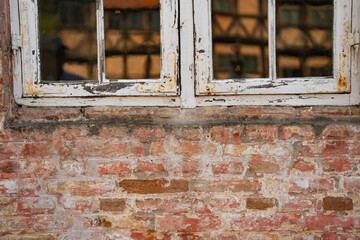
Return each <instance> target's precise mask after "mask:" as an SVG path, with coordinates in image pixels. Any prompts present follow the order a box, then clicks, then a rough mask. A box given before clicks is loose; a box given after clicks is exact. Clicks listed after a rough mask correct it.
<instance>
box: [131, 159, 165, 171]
mask: <svg viewBox="0 0 360 240" xmlns="http://www.w3.org/2000/svg"><path fill="white" fill-rule="evenodd" d="M135 172H137V173H161V172H165V167H164V165H163V164H162V163H154V162H145V161H138V163H137V168H136V170H135Z"/></svg>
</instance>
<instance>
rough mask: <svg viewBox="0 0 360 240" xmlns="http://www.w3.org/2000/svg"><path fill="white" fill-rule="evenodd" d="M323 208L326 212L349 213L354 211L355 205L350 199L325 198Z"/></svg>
mask: <svg viewBox="0 0 360 240" xmlns="http://www.w3.org/2000/svg"><path fill="white" fill-rule="evenodd" d="M323 208H324V210H334V211H349V210H353V209H354V204H353V201H352V199H351V198H348V197H325V198H324V199H323Z"/></svg>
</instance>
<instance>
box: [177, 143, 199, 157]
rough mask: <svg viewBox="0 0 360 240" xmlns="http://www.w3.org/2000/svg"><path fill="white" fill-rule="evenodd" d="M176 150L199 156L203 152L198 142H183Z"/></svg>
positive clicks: (183, 153)
mask: <svg viewBox="0 0 360 240" xmlns="http://www.w3.org/2000/svg"><path fill="white" fill-rule="evenodd" d="M175 152H176V154H179V155H185V156H197V155H199V154H200V153H201V148H200V145H199V143H198V142H182V143H181V145H180V147H178V148H177V149H176V151H175Z"/></svg>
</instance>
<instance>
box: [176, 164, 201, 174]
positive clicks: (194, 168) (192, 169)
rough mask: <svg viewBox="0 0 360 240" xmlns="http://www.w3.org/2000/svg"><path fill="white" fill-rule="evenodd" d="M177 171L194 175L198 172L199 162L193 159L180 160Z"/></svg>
mask: <svg viewBox="0 0 360 240" xmlns="http://www.w3.org/2000/svg"><path fill="white" fill-rule="evenodd" d="M177 172H180V173H181V175H194V174H198V173H200V169H199V162H198V161H194V160H185V161H182V162H181V169H179V171H178V170H177Z"/></svg>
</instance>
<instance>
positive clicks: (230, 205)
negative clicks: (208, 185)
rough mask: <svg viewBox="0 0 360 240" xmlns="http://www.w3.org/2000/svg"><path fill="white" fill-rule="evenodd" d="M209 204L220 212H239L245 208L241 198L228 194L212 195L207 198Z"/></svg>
mask: <svg viewBox="0 0 360 240" xmlns="http://www.w3.org/2000/svg"><path fill="white" fill-rule="evenodd" d="M209 205H210V207H211V208H212V209H215V210H218V211H221V212H240V211H244V210H245V207H244V206H243V205H244V204H242V201H241V199H239V198H237V197H230V196H219V197H212V198H210V199H209Z"/></svg>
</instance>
